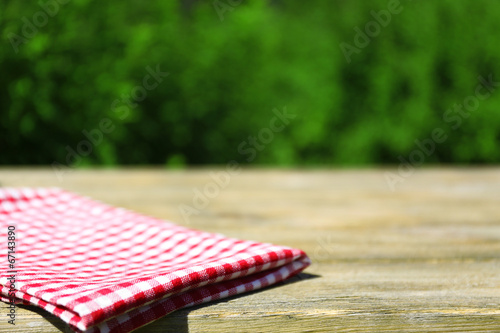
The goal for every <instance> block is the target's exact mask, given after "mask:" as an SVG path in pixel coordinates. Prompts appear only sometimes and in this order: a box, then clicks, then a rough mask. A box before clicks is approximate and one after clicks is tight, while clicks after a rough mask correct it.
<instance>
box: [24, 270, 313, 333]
mask: <svg viewBox="0 0 500 333" xmlns="http://www.w3.org/2000/svg"><path fill="white" fill-rule="evenodd" d="M318 277H320V276H319V275H314V274H308V273H300V274H298V275H296V276H294V277H293V278H291V279H289V280H287V281H285V282H280V283H277V284H276V285H273V286H270V287H266V288H264V289H260V290H255V291H252V292H249V293H244V294H241V295H235V296H232V297H228V298H224V299H221V300H218V301H213V302H209V303H205V304H200V305H197V306H193V307H189V308H186V309H181V310H177V311H175V312H173V313H171V314H168V315H166V316H164V317H162V318H160V319H158V320H155V321H154V322H152V323H150V324H148V325H146V326H143V327H141V328H139V329H137V330H136V331H134V332H136V333H149V332H178V333H187V332H189V327H188V315H189V313H190V312H191V311H194V310H196V309H199V308H202V307H206V306H210V305H215V304H220V303H226V302H230V301H233V300H235V299H238V298H242V297H245V296H249V295H252V294H257V293H260V292H263V291H266V290H270V289H274V288H279V287H280V286H282V285H285V284H292V283H295V282H299V281H302V280H309V279H314V278H318ZM18 307H20V308H22V309H25V310H27V311H31V312H34V313H36V314H38V315H40V316H41V317H43V318H44V319H45V320H47V321H48V322H49V323H50V324H52V325H53V326H54V328H56V329H57V330H59V331H60V332H64V333H72V332H73V331H72V330H71V329H70V328H69V326H68V325H67V324H66V323H65V322H63V321H62V320H61V319H59V318H58V317H56V316H54V315H52V314H50V313H48V312H47V311H45V310H43V309H41V308H38V307H34V306H25V305H18Z"/></svg>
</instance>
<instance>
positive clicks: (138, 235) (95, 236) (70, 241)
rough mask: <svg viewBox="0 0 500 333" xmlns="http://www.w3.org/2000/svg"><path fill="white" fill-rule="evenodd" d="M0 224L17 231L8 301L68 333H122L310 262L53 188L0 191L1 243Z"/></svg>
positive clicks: (4, 290) (1, 279)
mask: <svg viewBox="0 0 500 333" xmlns="http://www.w3.org/2000/svg"><path fill="white" fill-rule="evenodd" d="M8 226H15V233H16V249H15V250H16V253H15V257H16V263H15V270H16V273H15V275H16V281H15V299H16V302H17V303H23V304H31V305H36V306H39V307H41V308H43V309H45V310H47V311H49V312H50V313H53V314H54V315H56V316H58V317H59V318H61V319H62V320H64V321H65V322H66V323H68V324H69V325H70V327H71V328H72V329H73V330H75V331H76V332H130V331H132V330H134V329H136V328H138V327H141V326H143V325H145V324H147V323H149V322H151V321H153V320H155V319H158V318H160V317H162V316H164V315H166V314H168V313H170V312H172V311H174V310H177V309H180V308H184V307H187V306H192V305H195V304H200V303H204V302H209V301H212V300H217V299H221V298H224V297H228V296H232V295H236V294H240V293H244V292H248V291H251V290H257V289H260V288H263V287H266V286H269V285H272V284H275V283H277V282H279V281H283V280H285V279H287V278H289V277H291V276H293V275H295V274H298V273H299V272H300V271H302V270H303V269H304V268H305V267H307V266H308V265H309V264H310V261H309V258H308V257H307V256H306V254H305V253H304V252H303V251H301V250H298V249H293V248H288V247H284V246H276V245H272V244H264V243H257V242H252V241H244V240H238V239H232V238H227V237H224V236H222V235H219V234H213V233H207V232H202V231H198V230H193V229H188V228H184V227H181V226H177V225H175V224H172V223H169V222H165V221H161V220H158V219H155V218H152V217H148V216H144V215H140V214H137V213H134V212H131V211H128V210H125V209H123V208H116V207H112V206H108V205H105V204H103V203H100V202H97V201H94V200H91V199H89V198H86V197H82V196H79V195H77V194H74V193H70V192H66V191H63V190H61V189H57V188H50V189H46V188H39V189H29V188H24V189H0V227H1V228H2V233H1V234H3V235H4V236H5V237H4V239H5V241H7V230H8ZM11 229H12V228H11ZM5 252H6V251H4V253H5ZM5 257H7V256H5ZM3 267H4V269H2V274H1V276H0V285H1V300H2V301H4V302H9V296H8V295H9V294H8V291H9V288H10V282H9V280H8V279H9V277H10V274H11V268H9V266H8V262H7V258H5V260H4V264H3Z"/></svg>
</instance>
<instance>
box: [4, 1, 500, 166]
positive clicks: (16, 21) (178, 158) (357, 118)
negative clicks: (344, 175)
mask: <svg viewBox="0 0 500 333" xmlns="http://www.w3.org/2000/svg"><path fill="white" fill-rule="evenodd" d="M60 1H61V2H57V1H56V0H42V1H41V2H40V3H37V2H36V1H3V2H2V6H1V7H2V8H1V9H0V31H1V32H2V46H1V47H0V73H1V75H0V133H1V134H0V140H1V142H0V164H2V165H17V164H28V165H37V164H43V165H49V164H52V163H54V162H57V163H60V164H62V165H70V166H85V165H118V164H134V165H137V164H160V165H168V166H183V165H200V164H225V163H227V162H228V161H229V160H236V161H238V162H240V163H254V164H265V165H280V166H316V165H375V164H395V163H400V161H401V157H403V158H405V159H408V158H409V156H410V155H411V153H412V152H414V151H415V150H416V149H420V150H422V151H424V152H425V154H426V155H425V163H429V164H438V163H447V164H448V163H459V164H487V163H498V162H499V161H500V150H499V149H498V143H499V139H500V91H497V90H500V87H498V86H495V84H494V83H493V84H490V85H489V86H488V87H485V86H483V87H482V88H481V89H482V90H481V92H482V94H483V95H482V96H486V95H487V97H484V98H482V99H478V98H477V95H476V89H477V87H478V84H480V83H481V81H480V80H479V79H478V77H479V76H481V77H483V78H485V79H487V78H488V77H491V78H492V80H493V81H494V82H500V61H499V56H500V43H499V41H498V37H497V36H498V33H499V31H500V19H499V18H500V2H495V1H488V0H476V1H452V0H439V1H431V0H418V1H417V0H413V1H409V0H401V1H400V3H399V5H398V6H396V7H391V6H395V4H394V3H392V1H361V0H349V1H347V0H335V1H328V0H315V1H264V0H258V1H234V0H233V1H229V0H220V1H201V0H200V1H193V0H191V1H159V0H154V1H138V0H135V1H118V0H109V1H102V2H100V1H88V0H64V1H63V0H60ZM391 3H392V4H391ZM391 8H395V10H394V11H397V13H391V11H390V10H391ZM374 13H375V14H374ZM387 13H389V14H390V17H388V16H387V15H386V16H384V14H387ZM377 17H378V20H377ZM370 22H372V23H370ZM373 22H375V23H373ZM377 26H378V30H377ZM367 29H368V30H367ZM370 29H372V30H370ZM360 32H361V33H360ZM370 34H371V35H372V36H369V35H370ZM347 45H348V46H347ZM346 50H351V51H352V50H355V51H352V52H351V53H350V54H349V52H347V53H346ZM346 54H347V56H346ZM147 68H149V70H148V69H147ZM156 69H159V70H160V71H161V72H168V73H169V75H168V76H164V77H161V79H160V80H161V82H157V81H154V80H153V79H151V78H150V79H146V81H147V83H148V87H150V88H151V87H152V86H153V85H154V83H157V85H156V86H155V87H154V88H151V89H145V88H144V87H145V85H144V80H145V78H146V76H147V75H150V74H149V72H150V71H155V70H156ZM144 93H146V95H144ZM127 95H129V96H130V95H133V96H136V97H139V99H142V98H143V99H142V100H140V101H139V100H136V101H134V100H132V101H131V102H130V103H129V104H127V102H126V101H123V98H124V96H125V98H127ZM471 96H476V97H471ZM474 98H475V99H474ZM116 100H118V102H116V103H115V101H116ZM466 103H472V104H469V105H472V106H469V107H468V108H469V109H471V110H472V111H470V112H469V111H467V112H464V111H462V113H460V112H459V111H457V109H453V108H454V105H458V106H460V105H466ZM273 110H274V111H273ZM284 110H286V112H288V113H289V114H292V115H294V116H295V118H293V119H290V121H289V124H286V126H283V128H282V129H280V130H279V131H274V130H273V131H272V132H271V134H272V137H270V136H269V134H270V132H269V130H266V129H269V128H270V124H271V122H272V120H273V118H274V117H276V116H275V114H276V112H278V111H279V112H281V113H283V112H284ZM280 128H281V127H280ZM103 129H105V130H106V131H104V130H103ZM435 129H442V131H443V133H445V136H446V139H445V140H443V141H442V142H434V144H433V145H432V144H430V143H429V141H428V140H431V139H432V137H433V136H432V133H433V131H434V130H435ZM84 131H87V132H86V133H87V134H88V133H90V134H89V135H90V137H91V138H92V139H89V138H88V137H87V136H86V135H85V133H84ZM264 132H265V133H264ZM259 134H260V135H261V138H260V139H259ZM266 135H267V136H266ZM249 136H255V137H256V138H257V141H256V142H252V139H251V138H249ZM262 138H265V140H262ZM92 140H93V142H92ZM416 140H417V142H416ZM263 141H265V142H263ZM418 142H420V143H422V142H423V143H427V144H428V145H427V146H425V144H424V145H421V146H423V147H424V148H421V147H420V146H419V143H418ZM425 147H427V148H425ZM431 148H432V149H431ZM252 149H253V151H254V153H251V152H250V151H251V150H252Z"/></svg>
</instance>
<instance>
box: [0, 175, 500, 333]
mask: <svg viewBox="0 0 500 333" xmlns="http://www.w3.org/2000/svg"><path fill="white" fill-rule="evenodd" d="M214 171H215V172H221V171H220V169H213V170H212V169H196V170H179V171H176V170H174V171H167V170H163V169H144V168H139V169H138V168H131V169H118V170H76V171H72V172H70V173H67V174H65V175H64V177H63V180H62V182H59V180H58V179H57V177H56V175H55V174H54V172H53V171H52V170H51V169H0V183H1V185H2V186H58V187H63V188H65V189H67V190H71V191H76V192H79V193H81V194H84V195H88V196H92V197H93V198H96V199H99V200H102V201H105V202H107V203H110V204H113V205H117V206H122V207H126V208H129V209H133V210H135V211H138V212H142V213H146V214H149V215H153V216H156V217H159V218H162V219H169V220H172V221H175V222H177V223H179V224H182V225H187V226H190V227H193V228H198V229H202V230H206V231H212V232H219V233H223V234H225V235H227V236H231V237H238V238H244V239H252V240H257V241H262V242H271V243H276V244H281V245H288V246H292V247H298V248H301V249H303V250H305V251H306V252H307V253H308V254H309V255H310V257H311V259H312V260H313V265H311V266H310V267H309V268H308V269H307V270H306V271H305V272H304V273H302V274H300V276H298V277H295V278H293V279H292V280H291V281H289V282H288V283H285V284H281V285H279V286H276V287H273V288H269V289H265V290H263V291H257V292H254V293H251V294H248V295H243V296H239V297H234V298H230V299H227V300H222V301H219V302H215V303H209V304H205V305H202V306H197V307H194V308H189V309H184V310H179V311H177V312H175V313H173V314H170V315H168V316H166V317H164V318H163V319H160V320H157V321H156V322H154V323H152V324H150V325H148V326H146V327H143V328H141V329H139V330H138V331H137V332H141V333H146V332H276V331H283V332H306V331H307V332H334V331H336V332H373V331H398V332H421V331H427V332H441V331H445V332H452V331H454V332H455V331H456V332H459V331H460V332H462V331H474V332H479V331H490V332H491V331H500V304H499V303H500V169H496V168H487V169H458V168H454V169H419V170H417V171H416V172H415V174H414V175H412V176H411V177H408V178H406V179H405V181H404V182H402V183H400V184H398V186H397V188H396V190H395V191H391V190H390V188H389V186H388V184H387V183H386V180H385V177H384V172H385V171H386V170H328V171H327V170H258V169H257V170H256V169H250V170H244V171H242V172H241V173H240V174H237V175H232V176H231V178H230V181H229V183H228V185H227V186H225V187H224V188H222V187H221V188H219V192H218V193H216V194H217V195H214V197H213V198H211V199H210V200H209V202H208V204H207V205H206V207H204V208H201V209H199V210H198V212H197V213H195V214H192V215H191V216H190V217H188V218H186V214H184V215H183V214H182V213H181V211H180V210H179V207H183V206H182V205H189V206H191V207H194V204H193V197H194V190H195V189H198V190H200V191H201V192H202V193H203V191H204V188H205V186H206V185H207V184H209V183H211V182H213V179H212V178H211V175H210V174H211V172H214ZM393 171H394V170H393ZM212 190H213V189H212ZM198 206H199V207H200V205H198ZM194 208H196V207H194ZM1 312H2V313H0V331H1V332H58V331H65V330H67V328H66V327H65V325H64V324H63V323H62V321H60V320H59V319H57V318H55V317H53V316H51V315H49V314H46V313H45V312H43V311H41V310H29V309H28V308H22V309H21V308H18V309H17V318H16V319H17V325H16V326H15V327H13V326H12V325H9V324H8V323H7V319H6V318H7V317H6V316H5V312H6V309H5V308H4V307H3V305H2V308H1Z"/></svg>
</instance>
